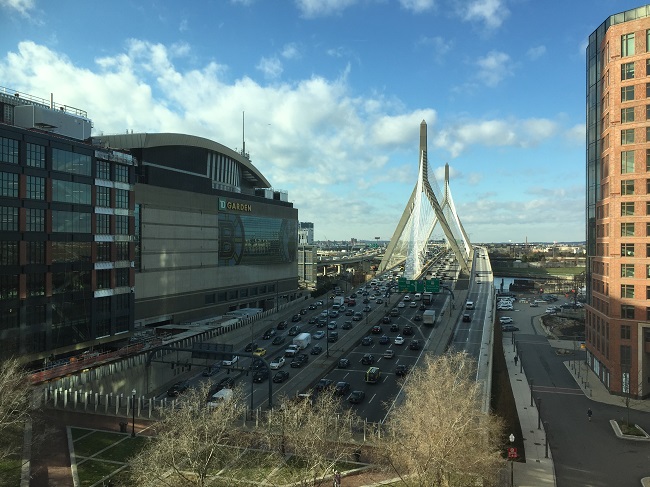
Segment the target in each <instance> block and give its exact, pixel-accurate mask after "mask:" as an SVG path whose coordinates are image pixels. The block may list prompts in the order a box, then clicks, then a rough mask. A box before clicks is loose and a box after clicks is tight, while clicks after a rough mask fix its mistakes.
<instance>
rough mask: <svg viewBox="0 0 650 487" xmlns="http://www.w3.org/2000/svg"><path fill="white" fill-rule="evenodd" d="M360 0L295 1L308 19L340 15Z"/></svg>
mask: <svg viewBox="0 0 650 487" xmlns="http://www.w3.org/2000/svg"><path fill="white" fill-rule="evenodd" d="M357 1H358V0H295V2H296V6H297V7H298V10H300V12H301V14H302V15H303V16H304V17H307V18H315V17H326V16H329V15H334V14H340V13H341V12H343V11H344V10H345V9H346V8H348V7H351V6H352V5H354V4H356V3H357Z"/></svg>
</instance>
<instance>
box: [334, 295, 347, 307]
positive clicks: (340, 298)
mask: <svg viewBox="0 0 650 487" xmlns="http://www.w3.org/2000/svg"><path fill="white" fill-rule="evenodd" d="M333 303H334V304H336V305H338V306H341V305H342V304H345V298H344V297H343V296H336V297H335V298H334V301H333Z"/></svg>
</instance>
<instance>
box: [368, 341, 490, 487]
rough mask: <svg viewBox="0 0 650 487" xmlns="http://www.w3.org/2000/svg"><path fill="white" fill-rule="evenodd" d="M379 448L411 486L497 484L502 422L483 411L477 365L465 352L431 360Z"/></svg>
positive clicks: (413, 378) (415, 377)
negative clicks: (477, 380) (478, 482)
mask: <svg viewBox="0 0 650 487" xmlns="http://www.w3.org/2000/svg"><path fill="white" fill-rule="evenodd" d="M403 393H404V398H403V402H402V403H401V404H399V405H398V406H397V407H396V408H395V409H394V410H393V411H392V412H391V414H390V416H389V419H388V420H387V422H386V427H387V434H386V435H385V436H384V438H383V439H382V440H381V441H380V444H379V445H378V446H379V448H378V452H379V453H378V457H379V460H380V462H381V463H382V464H383V465H386V466H388V468H389V470H391V471H393V472H394V473H396V474H397V475H398V476H399V477H400V478H401V479H402V480H403V481H404V484H405V485H414V486H415V485H417V486H441V487H450V486H461V485H463V486H465V485H472V483H473V482H474V481H478V480H481V481H482V482H483V483H484V485H490V484H491V483H494V482H495V481H496V478H497V475H498V472H499V469H500V468H501V467H502V465H503V460H502V458H501V454H500V446H501V445H502V442H503V432H502V426H501V422H500V420H499V419H498V418H496V417H495V416H492V415H488V414H484V413H482V412H481V404H482V401H481V386H480V384H478V383H477V382H476V380H475V367H474V363H473V362H472V361H471V360H470V359H469V358H468V357H467V355H465V354H463V353H459V354H455V355H443V356H439V357H435V358H429V357H426V358H425V364H424V367H418V368H416V369H414V370H413V372H411V374H410V376H409V377H408V379H407V381H406V384H405V386H404V390H403Z"/></svg>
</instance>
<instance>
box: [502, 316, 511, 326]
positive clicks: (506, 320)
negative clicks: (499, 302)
mask: <svg viewBox="0 0 650 487" xmlns="http://www.w3.org/2000/svg"><path fill="white" fill-rule="evenodd" d="M499 323H501V324H502V325H509V324H511V323H514V321H513V320H512V318H510V316H502V317H501V318H499Z"/></svg>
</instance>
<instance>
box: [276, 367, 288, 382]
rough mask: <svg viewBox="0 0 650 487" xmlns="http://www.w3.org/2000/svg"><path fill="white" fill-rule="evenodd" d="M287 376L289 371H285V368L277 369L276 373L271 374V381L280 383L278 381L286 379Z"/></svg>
mask: <svg viewBox="0 0 650 487" xmlns="http://www.w3.org/2000/svg"><path fill="white" fill-rule="evenodd" d="M288 378H289V372H287V371H286V370H279V371H278V372H276V374H275V375H274V376H273V382H275V383H276V384H278V383H280V382H284V381H285V380H287V379H288Z"/></svg>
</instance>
